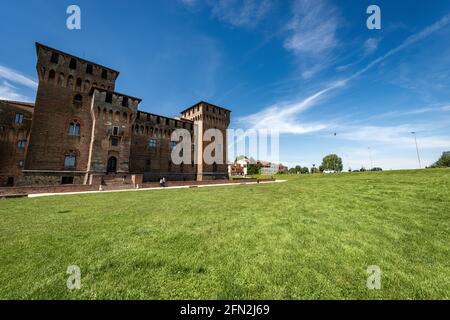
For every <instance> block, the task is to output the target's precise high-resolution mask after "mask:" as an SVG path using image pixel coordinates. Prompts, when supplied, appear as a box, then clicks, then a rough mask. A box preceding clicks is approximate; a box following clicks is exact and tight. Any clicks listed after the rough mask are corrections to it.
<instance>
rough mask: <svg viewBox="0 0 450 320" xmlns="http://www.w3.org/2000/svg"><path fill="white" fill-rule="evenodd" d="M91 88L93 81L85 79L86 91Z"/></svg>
mask: <svg viewBox="0 0 450 320" xmlns="http://www.w3.org/2000/svg"><path fill="white" fill-rule="evenodd" d="M90 88H91V83H90V82H89V80H86V81H84V91H85V92H88V91H89V89H90Z"/></svg>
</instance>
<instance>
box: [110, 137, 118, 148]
mask: <svg viewBox="0 0 450 320" xmlns="http://www.w3.org/2000/svg"><path fill="white" fill-rule="evenodd" d="M111 145H112V146H113V147H117V146H118V145H119V139H117V138H111Z"/></svg>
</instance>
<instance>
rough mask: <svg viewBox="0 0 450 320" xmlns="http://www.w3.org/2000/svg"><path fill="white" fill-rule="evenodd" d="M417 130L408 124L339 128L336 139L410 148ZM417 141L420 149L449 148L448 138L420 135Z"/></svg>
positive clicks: (449, 141)
mask: <svg viewBox="0 0 450 320" xmlns="http://www.w3.org/2000/svg"><path fill="white" fill-rule="evenodd" d="M417 129H418V126H417V125H414V126H412V125H409V124H404V125H399V126H374V125H369V126H341V127H340V128H339V133H338V135H337V137H338V138H340V139H346V140H352V141H358V142H364V143H380V144H383V145H392V146H395V147H396V148H411V147H412V146H413V142H414V140H413V136H412V134H411V132H413V131H416V130H417ZM418 141H419V144H420V148H421V149H447V148H450V137H449V136H441V135H425V134H421V136H420V137H418Z"/></svg>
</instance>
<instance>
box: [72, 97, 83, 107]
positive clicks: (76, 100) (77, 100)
mask: <svg viewBox="0 0 450 320" xmlns="http://www.w3.org/2000/svg"><path fill="white" fill-rule="evenodd" d="M82 104H83V96H82V95H81V94H76V95H75V96H74V97H73V105H74V106H75V107H77V108H80V107H81V106H82Z"/></svg>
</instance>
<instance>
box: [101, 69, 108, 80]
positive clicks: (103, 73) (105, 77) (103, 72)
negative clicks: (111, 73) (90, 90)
mask: <svg viewBox="0 0 450 320" xmlns="http://www.w3.org/2000/svg"><path fill="white" fill-rule="evenodd" d="M102 78H103V79H108V71H106V69H103V70H102Z"/></svg>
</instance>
